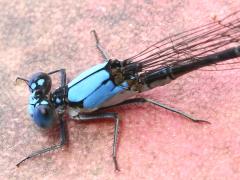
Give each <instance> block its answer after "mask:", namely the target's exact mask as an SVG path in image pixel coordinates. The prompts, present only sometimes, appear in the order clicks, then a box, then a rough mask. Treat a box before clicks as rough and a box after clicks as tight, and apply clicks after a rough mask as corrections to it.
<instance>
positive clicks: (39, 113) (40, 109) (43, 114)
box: [32, 100, 56, 128]
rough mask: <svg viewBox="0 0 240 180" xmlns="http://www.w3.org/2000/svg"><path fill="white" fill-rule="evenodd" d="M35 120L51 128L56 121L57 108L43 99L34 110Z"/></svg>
mask: <svg viewBox="0 0 240 180" xmlns="http://www.w3.org/2000/svg"><path fill="white" fill-rule="evenodd" d="M32 117H33V121H34V122H35V123H36V124H37V125H38V126H39V127H41V128H50V127H52V125H53V124H54V122H55V119H56V114H55V110H54V108H53V107H51V105H49V104H48V102H47V101H45V100H43V101H42V102H41V104H39V105H38V106H36V107H35V108H34V110H33V116H32Z"/></svg>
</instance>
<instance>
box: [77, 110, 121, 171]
mask: <svg viewBox="0 0 240 180" xmlns="http://www.w3.org/2000/svg"><path fill="white" fill-rule="evenodd" d="M73 119H74V120H79V121H89V120H99V119H113V120H114V121H115V124H114V138H113V154H112V156H113V162H114V165H115V170H117V171H119V166H118V162H117V153H116V151H117V143H118V129H119V117H118V114H117V113H111V112H106V113H96V114H78V115H77V116H74V117H73Z"/></svg>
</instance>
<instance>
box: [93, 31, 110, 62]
mask: <svg viewBox="0 0 240 180" xmlns="http://www.w3.org/2000/svg"><path fill="white" fill-rule="evenodd" d="M91 33H93V36H94V38H95V41H96V47H97V49H98V50H99V52H100V53H101V55H102V57H103V59H104V61H109V59H110V58H109V55H108V53H107V52H106V50H105V49H104V48H103V47H102V46H101V44H100V42H99V38H98V35H97V32H96V31H95V30H92V31H91Z"/></svg>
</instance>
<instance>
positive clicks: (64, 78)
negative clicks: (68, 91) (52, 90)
mask: <svg viewBox="0 0 240 180" xmlns="http://www.w3.org/2000/svg"><path fill="white" fill-rule="evenodd" d="M55 73H60V75H61V77H60V78H61V87H64V86H65V85H66V81H67V80H66V78H67V77H66V70H65V69H58V70H55V71H52V72H49V73H48V75H51V74H55Z"/></svg>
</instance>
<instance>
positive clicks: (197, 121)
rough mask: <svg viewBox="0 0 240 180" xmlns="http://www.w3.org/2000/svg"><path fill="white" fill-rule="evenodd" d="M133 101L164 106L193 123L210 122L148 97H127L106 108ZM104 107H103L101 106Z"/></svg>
mask: <svg viewBox="0 0 240 180" xmlns="http://www.w3.org/2000/svg"><path fill="white" fill-rule="evenodd" d="M133 103H150V104H153V105H156V106H158V107H161V108H164V109H166V110H169V111H171V112H174V113H177V114H179V115H181V116H184V117H186V118H188V119H190V120H191V121H192V122H195V123H208V124H211V123H210V122H208V121H205V120H201V119H196V118H193V117H192V116H191V115H189V114H187V113H185V112H182V111H180V110H178V109H175V108H173V107H170V106H168V105H165V104H163V103H160V102H158V101H155V100H152V99H148V98H134V99H129V100H126V101H123V102H122V103H119V104H116V105H113V106H110V107H107V108H111V107H116V106H121V105H126V104H133ZM103 109H105V108H103Z"/></svg>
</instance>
